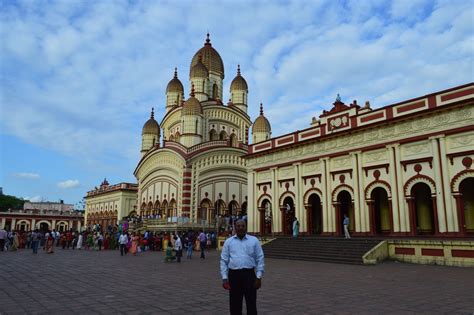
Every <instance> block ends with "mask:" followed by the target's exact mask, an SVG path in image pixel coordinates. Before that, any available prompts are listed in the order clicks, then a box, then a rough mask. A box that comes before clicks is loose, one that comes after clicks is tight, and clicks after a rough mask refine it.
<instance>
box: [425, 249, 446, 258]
mask: <svg viewBox="0 0 474 315" xmlns="http://www.w3.org/2000/svg"><path fill="white" fill-rule="evenodd" d="M421 255H422V256H437V257H443V256H444V251H443V250H442V249H436V248H422V249H421Z"/></svg>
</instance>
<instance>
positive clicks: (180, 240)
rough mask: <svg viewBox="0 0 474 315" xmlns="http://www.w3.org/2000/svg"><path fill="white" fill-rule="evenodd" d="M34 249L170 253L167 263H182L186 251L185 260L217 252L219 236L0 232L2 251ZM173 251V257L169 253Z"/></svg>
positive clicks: (119, 230) (121, 230) (97, 229)
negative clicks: (163, 251)
mask: <svg viewBox="0 0 474 315" xmlns="http://www.w3.org/2000/svg"><path fill="white" fill-rule="evenodd" d="M20 248H24V249H31V250H32V252H33V253H34V254H36V253H38V249H43V250H44V251H45V252H46V253H54V251H55V250H56V249H63V250H69V249H71V250H97V251H101V250H120V252H121V254H122V255H125V254H127V253H130V254H133V255H137V254H139V253H141V252H146V251H162V250H167V249H168V251H167V261H172V260H177V261H180V257H181V256H182V252H183V249H186V257H187V258H188V259H191V258H192V253H193V251H201V258H205V256H204V249H206V248H207V249H211V248H214V249H215V248H217V235H216V234H215V233H214V232H209V233H204V232H203V231H199V232H197V231H193V230H189V231H186V232H150V231H144V232H141V233H139V232H130V231H129V230H128V229H127V224H123V225H122V224H121V225H120V226H116V227H113V228H112V227H108V228H107V229H106V230H105V231H104V230H103V229H102V227H101V226H100V225H99V224H96V225H94V226H92V227H91V228H89V229H87V230H85V231H83V232H78V231H73V230H69V231H56V230H48V231H39V230H38V229H37V230H34V231H28V232H25V231H8V232H7V231H5V230H3V229H1V230H0V250H1V251H16V250H17V249H20ZM169 251H171V253H169Z"/></svg>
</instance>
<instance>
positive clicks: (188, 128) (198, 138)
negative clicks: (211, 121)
mask: <svg viewBox="0 0 474 315" xmlns="http://www.w3.org/2000/svg"><path fill="white" fill-rule="evenodd" d="M202 127H203V112H202V106H201V103H200V102H199V100H198V99H197V98H196V97H195V93H194V85H191V94H190V97H189V98H188V99H187V100H186V102H184V104H183V109H182V112H181V130H182V131H183V133H182V134H181V137H180V142H181V144H182V145H184V146H186V147H191V146H193V145H196V144H199V143H201V142H202Z"/></svg>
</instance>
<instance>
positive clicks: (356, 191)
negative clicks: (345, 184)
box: [351, 152, 362, 232]
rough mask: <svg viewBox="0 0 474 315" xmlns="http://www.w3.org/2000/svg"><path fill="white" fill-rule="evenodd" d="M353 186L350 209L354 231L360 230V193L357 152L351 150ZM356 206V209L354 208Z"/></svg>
mask: <svg viewBox="0 0 474 315" xmlns="http://www.w3.org/2000/svg"><path fill="white" fill-rule="evenodd" d="M351 158H352V169H353V171H354V172H353V178H352V182H353V183H354V184H353V187H354V200H353V201H352V210H353V213H354V217H353V220H354V232H362V220H361V208H360V194H359V168H358V166H357V153H354V152H351ZM355 207H357V209H356V208H355Z"/></svg>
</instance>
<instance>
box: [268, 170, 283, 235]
mask: <svg viewBox="0 0 474 315" xmlns="http://www.w3.org/2000/svg"><path fill="white" fill-rule="evenodd" d="M277 170H278V169H277V168H276V167H273V168H271V171H272V188H271V189H272V232H273V231H275V232H282V231H281V230H280V227H281V221H282V218H281V211H280V205H279V204H278V174H277ZM273 229H275V230H273ZM279 230H280V231H279Z"/></svg>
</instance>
